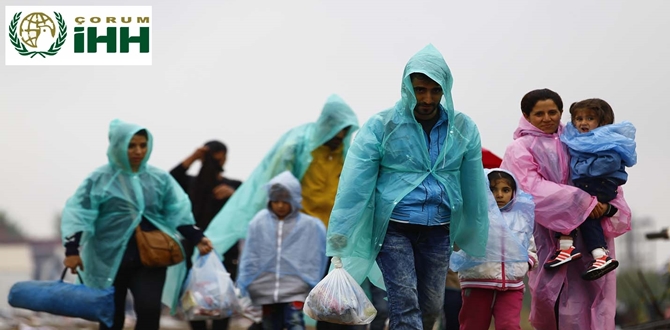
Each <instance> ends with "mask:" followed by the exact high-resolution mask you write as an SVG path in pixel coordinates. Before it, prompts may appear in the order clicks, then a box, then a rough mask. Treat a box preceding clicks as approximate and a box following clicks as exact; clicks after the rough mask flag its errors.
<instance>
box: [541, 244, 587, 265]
mask: <svg viewBox="0 0 670 330" xmlns="http://www.w3.org/2000/svg"><path fill="white" fill-rule="evenodd" d="M581 257H582V253H581V252H577V251H576V250H575V247H574V246H571V247H570V248H568V249H565V250H557V251H556V253H555V254H554V257H553V258H551V260H549V261H547V262H546V263H545V264H544V268H546V269H552V268H556V267H558V266H561V265H565V264H567V263H568V262H570V261H573V260H577V259H579V258H581Z"/></svg>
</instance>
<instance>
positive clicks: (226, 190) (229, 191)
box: [212, 184, 235, 199]
mask: <svg viewBox="0 0 670 330" xmlns="http://www.w3.org/2000/svg"><path fill="white" fill-rule="evenodd" d="M234 192H235V189H233V187H231V186H229V185H226V184H220V185H218V186H216V187H215V188H214V190H212V193H213V194H214V197H215V198H216V199H224V198H228V197H230V196H232V195H233V193H234Z"/></svg>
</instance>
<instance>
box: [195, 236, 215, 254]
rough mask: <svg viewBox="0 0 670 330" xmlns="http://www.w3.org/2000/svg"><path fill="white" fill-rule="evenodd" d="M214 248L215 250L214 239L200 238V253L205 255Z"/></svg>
mask: <svg viewBox="0 0 670 330" xmlns="http://www.w3.org/2000/svg"><path fill="white" fill-rule="evenodd" d="M212 250H214V246H213V245H212V241H210V240H209V238H207V237H203V238H202V239H201V240H200V243H198V251H199V252H200V255H201V256H204V255H205V254H207V253H210V252H212Z"/></svg>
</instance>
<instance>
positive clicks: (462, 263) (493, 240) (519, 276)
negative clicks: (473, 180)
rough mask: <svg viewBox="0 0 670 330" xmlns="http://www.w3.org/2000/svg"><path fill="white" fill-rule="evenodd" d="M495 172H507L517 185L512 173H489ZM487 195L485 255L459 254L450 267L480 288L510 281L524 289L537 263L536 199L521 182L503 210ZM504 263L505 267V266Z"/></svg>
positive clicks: (455, 256)
mask: <svg viewBox="0 0 670 330" xmlns="http://www.w3.org/2000/svg"><path fill="white" fill-rule="evenodd" d="M492 171H502V172H505V173H507V174H509V175H510V176H512V178H513V179H514V181H515V182H516V178H514V175H513V174H512V173H511V172H509V171H506V170H502V169H492V170H487V173H490V172H492ZM487 196H488V207H489V239H488V245H487V246H486V256H485V257H483V258H476V257H472V256H469V255H468V254H467V253H465V252H464V251H462V250H461V251H457V252H454V253H452V254H451V259H450V260H449V263H450V268H451V270H453V271H455V272H459V277H460V278H461V281H463V280H464V279H467V280H468V282H472V283H475V282H477V281H479V285H480V286H481V287H500V286H499V285H497V284H503V283H506V282H511V283H509V284H511V286H512V287H513V286H514V285H518V286H519V288H521V287H522V285H523V282H522V281H523V277H524V276H525V275H526V272H527V271H528V268H529V267H528V265H529V264H531V265H534V264H536V263H537V256H536V255H535V250H536V248H535V244H534V242H533V227H534V226H535V203H534V202H533V197H532V196H531V195H529V194H528V193H526V192H524V191H523V190H521V187H519V184H518V183H517V184H516V191H515V192H514V196H513V198H512V200H510V201H509V203H507V205H505V206H503V207H502V208H499V207H498V205H497V203H496V200H495V198H494V197H493V194H492V193H491V191H490V190H489V192H488V194H487ZM529 252H530V253H532V255H530V254H529ZM503 263H504V264H505V267H502V264H503ZM494 280H495V281H494ZM498 281H499V282H498ZM501 288H503V287H501ZM503 289H504V288H503Z"/></svg>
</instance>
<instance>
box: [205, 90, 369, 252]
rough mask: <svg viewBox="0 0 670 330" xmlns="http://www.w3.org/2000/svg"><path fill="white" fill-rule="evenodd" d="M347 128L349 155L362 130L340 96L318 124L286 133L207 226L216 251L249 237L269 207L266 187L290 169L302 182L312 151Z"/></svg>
mask: <svg viewBox="0 0 670 330" xmlns="http://www.w3.org/2000/svg"><path fill="white" fill-rule="evenodd" d="M345 127H351V129H349V132H348V133H347V136H346V137H345V138H344V141H343V144H344V151H343V152H344V154H345V155H346V152H347V150H348V148H349V144H350V137H351V134H352V133H353V132H355V131H356V130H357V129H358V119H357V118H356V114H354V112H353V111H352V110H351V108H350V107H349V105H347V104H346V103H344V101H343V100H342V99H341V98H340V97H339V96H337V95H332V96H330V97H329V98H328V101H327V102H326V104H325V105H324V107H323V110H322V111H321V116H319V119H318V120H317V121H316V123H309V124H304V125H301V126H298V127H295V128H293V129H291V130H290V131H288V132H286V133H285V134H284V135H283V136H282V137H281V138H280V139H279V141H277V143H275V145H274V146H273V147H272V149H271V150H270V152H268V153H267V154H266V155H265V157H264V158H263V160H262V161H261V163H260V164H259V165H258V167H256V169H255V170H254V171H253V173H251V175H250V176H249V178H248V179H246V180H245V181H244V183H243V184H242V185H241V186H240V187H239V188H238V189H237V190H236V191H235V193H234V194H233V195H232V196H231V197H230V199H229V200H228V202H227V203H226V205H224V206H223V208H222V209H221V211H219V213H218V214H217V215H216V216H215V217H214V219H212V222H211V223H210V224H209V226H208V227H207V230H206V231H205V235H206V236H207V237H208V238H209V239H210V240H212V243H213V244H214V249H216V251H221V252H222V253H223V252H225V251H228V249H230V247H232V246H233V244H235V243H236V242H237V241H238V240H240V239H242V238H245V237H246V233H247V227H248V225H249V222H250V221H251V219H252V218H253V217H254V215H255V214H256V213H257V212H258V211H260V210H262V209H263V208H265V200H266V198H267V195H266V192H265V189H264V188H263V187H264V186H265V184H267V183H268V182H269V181H270V180H271V179H272V178H273V177H274V176H276V175H277V174H279V173H281V172H283V171H286V170H288V171H290V172H291V173H292V174H293V175H294V176H295V177H296V178H298V180H302V177H303V175H304V174H305V171H307V168H308V167H309V165H310V163H311V162H312V151H314V149H316V148H318V147H319V146H321V145H323V144H324V143H326V142H327V141H328V140H330V139H331V138H333V137H334V136H335V135H337V133H338V132H340V131H341V130H342V129H344V128H345ZM196 254H197V251H196ZM219 257H221V256H219Z"/></svg>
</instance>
